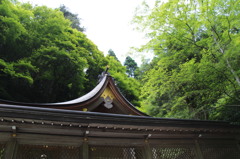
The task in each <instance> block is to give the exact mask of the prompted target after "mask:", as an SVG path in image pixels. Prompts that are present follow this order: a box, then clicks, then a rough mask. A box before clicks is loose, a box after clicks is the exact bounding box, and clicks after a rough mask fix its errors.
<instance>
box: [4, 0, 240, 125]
mask: <svg viewBox="0 0 240 159" xmlns="http://www.w3.org/2000/svg"><path fill="white" fill-rule="evenodd" d="M133 23H134V24H135V26H137V29H139V30H140V31H143V32H146V33H147V34H146V37H148V39H149V42H148V43H147V44H146V45H144V46H142V47H141V48H136V52H146V51H148V52H149V53H153V54H154V57H153V59H151V60H149V59H143V61H142V65H141V66H139V67H138V66H137V63H136V62H135V61H134V59H132V58H131V57H130V56H128V57H126V60H125V62H124V64H121V62H120V61H119V60H118V58H117V56H116V54H115V52H114V51H113V50H111V49H110V50H109V52H108V54H107V55H106V56H104V54H103V53H102V52H101V51H100V50H98V47H97V46H96V45H95V44H94V43H93V42H92V41H91V40H90V39H88V38H87V37H86V35H85V34H84V30H85V28H84V27H83V26H81V21H80V17H78V15H76V14H73V13H71V12H70V11H69V10H68V9H67V8H66V7H65V6H60V7H59V8H57V9H51V8H48V7H46V6H32V5H31V4H28V3H19V2H17V1H13V0H0V98H1V99H4V100H13V101H20V102H33V103H35V102H41V103H44V102H61V101H67V100H71V99H74V98H77V97H79V96H81V95H83V94H85V93H87V92H89V91H90V90H91V89H92V88H94V87H95V86H96V84H97V81H98V75H99V74H101V72H102V71H104V70H105V68H106V66H107V65H108V66H109V67H110V70H109V72H110V74H111V75H112V76H113V77H114V78H115V81H116V84H117V86H118V87H119V88H120V90H121V92H122V93H123V94H124V95H125V97H126V98H127V99H128V100H130V101H131V102H132V103H133V104H134V105H135V106H136V107H137V108H138V109H140V110H142V111H144V112H145V113H147V114H149V115H151V116H156V117H167V118H184V119H203V120H225V121H231V122H235V123H237V122H239V121H240V111H239V110H240V109H239V108H240V107H239V106H240V104H239V103H240V34H239V32H240V1H239V0H224V1H222V0H168V1H164V2H161V1H158V0H156V3H155V5H154V6H153V7H152V6H151V7H149V6H148V4H146V3H143V4H142V6H141V7H139V8H138V10H137V11H136V15H135V17H134V19H133ZM109 48H111V46H109Z"/></svg>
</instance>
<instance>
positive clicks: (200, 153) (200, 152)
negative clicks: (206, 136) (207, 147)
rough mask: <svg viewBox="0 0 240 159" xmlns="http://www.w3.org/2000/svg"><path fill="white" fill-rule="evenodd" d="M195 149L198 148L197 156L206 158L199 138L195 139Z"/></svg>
mask: <svg viewBox="0 0 240 159" xmlns="http://www.w3.org/2000/svg"><path fill="white" fill-rule="evenodd" d="M195 149H196V153H197V158H198V159H204V158H203V154H202V151H201V148H200V146H199V143H198V140H197V139H196V140H195Z"/></svg>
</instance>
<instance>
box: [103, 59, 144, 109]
mask: <svg viewBox="0 0 240 159" xmlns="http://www.w3.org/2000/svg"><path fill="white" fill-rule="evenodd" d="M106 59H107V61H108V65H109V67H110V69H109V72H110V74H111V76H112V77H114V79H115V81H116V84H117V86H118V88H119V89H120V91H121V93H122V94H123V95H124V96H125V97H126V98H127V99H128V100H129V101H130V102H131V103H132V104H133V105H135V106H139V104H140V103H139V95H140V92H139V91H140V90H139V86H140V83H139V82H138V81H137V80H136V79H134V78H129V77H128V76H127V74H126V67H124V66H122V64H121V63H120V62H119V61H118V60H116V59H115V57H114V56H109V55H108V56H107V57H106Z"/></svg>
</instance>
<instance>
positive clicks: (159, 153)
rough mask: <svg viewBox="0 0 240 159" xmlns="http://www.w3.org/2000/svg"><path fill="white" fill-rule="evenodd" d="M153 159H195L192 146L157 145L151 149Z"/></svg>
mask: <svg viewBox="0 0 240 159" xmlns="http://www.w3.org/2000/svg"><path fill="white" fill-rule="evenodd" d="M152 156H153V159H195V158H196V151H195V149H194V146H192V145H177V144H175V145H157V146H153V147H152Z"/></svg>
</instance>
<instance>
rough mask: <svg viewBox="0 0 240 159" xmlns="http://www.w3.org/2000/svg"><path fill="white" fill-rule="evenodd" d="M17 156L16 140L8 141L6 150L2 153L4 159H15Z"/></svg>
mask: <svg viewBox="0 0 240 159" xmlns="http://www.w3.org/2000/svg"><path fill="white" fill-rule="evenodd" d="M16 154H17V140H16V139H15V138H12V139H10V141H8V142H7V145H6V150H5V152H4V158H6V159H16Z"/></svg>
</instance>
